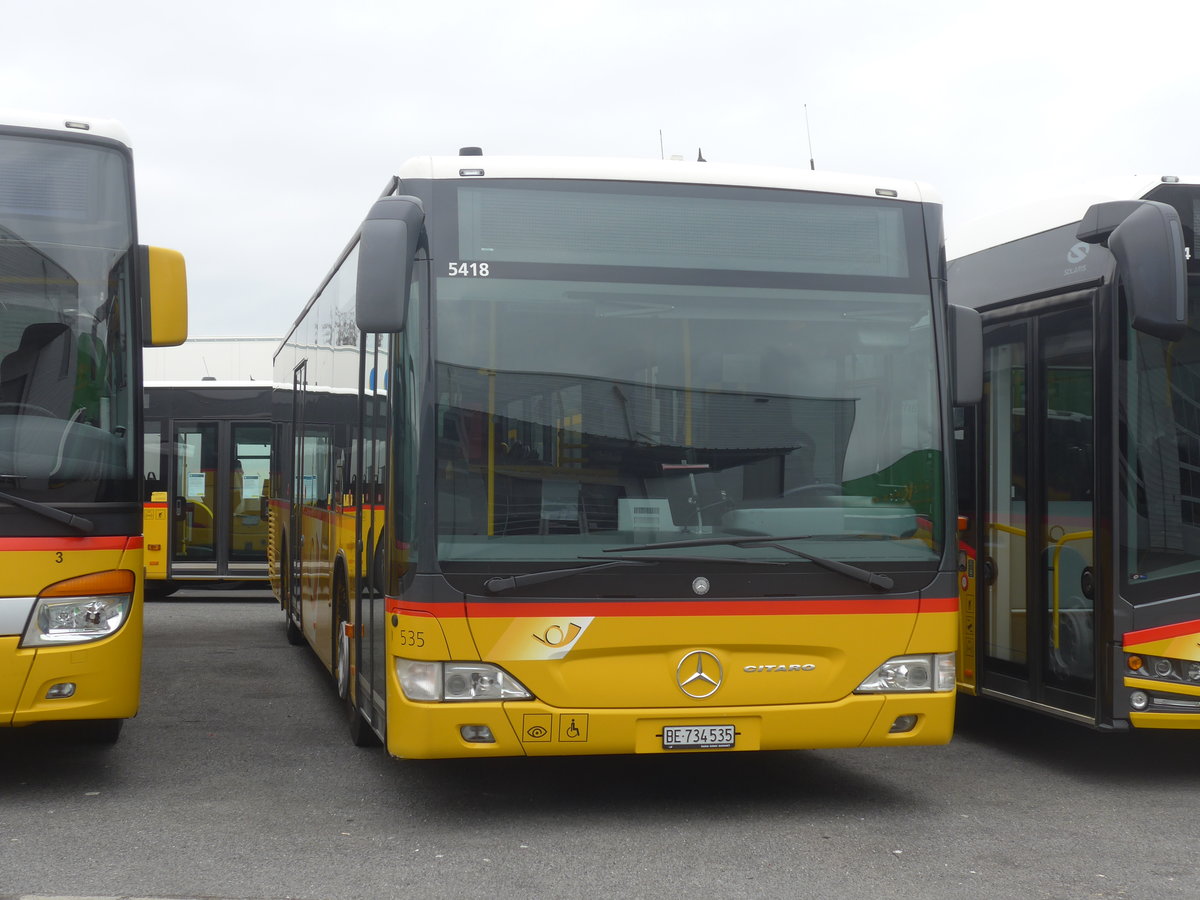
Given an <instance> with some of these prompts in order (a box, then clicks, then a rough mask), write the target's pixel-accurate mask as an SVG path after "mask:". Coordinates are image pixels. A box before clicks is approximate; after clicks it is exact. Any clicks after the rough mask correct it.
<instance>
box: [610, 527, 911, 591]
mask: <svg viewBox="0 0 1200 900" xmlns="http://www.w3.org/2000/svg"><path fill="white" fill-rule="evenodd" d="M814 537H816V535H812V534H797V535H791V536H789V537H770V536H766V535H764V536H762V537H723V538H696V539H694V540H689V541H663V542H660V543H657V544H640V545H635V546H633V547H613V548H611V549H607V550H605V551H604V552H605V553H628V552H630V551H637V550H672V549H675V548H676V547H722V546H726V547H728V546H732V547H770V548H772V549H774V550H782V551H783V552H784V553H790V554H792V555H793V556H799V557H800V558H801V559H807V560H808V561H809V562H811V563H816V564H817V565H818V566H822V567H824V568H826V569H829V571H831V572H837V573H839V574H841V575H846V576H848V577H850V578H855V579H857V580H858V581H861V582H864V583H865V584H869V585H870V586H871V587H873V588H875V589H876V590H880V591H890V590H891V589H892V588H893V587H895V584H896V582H895V581H894V580H893V579H892V577H891V576H890V575H880V574H878V573H875V572H871V571H869V570H867V569H864V568H861V567H860V566H853V565H850V564H849V563H844V562H841V561H840V560H836V559H830V558H829V557H827V556H816V555H815V554H812V553H805V552H804V551H803V550H797V549H796V548H795V547H785V546H784V545H783V544H782V543H780V541H808V540H812V539H813V538H814ZM747 561H748V562H749V560H747ZM754 562H758V563H761V562H764V560H754Z"/></svg>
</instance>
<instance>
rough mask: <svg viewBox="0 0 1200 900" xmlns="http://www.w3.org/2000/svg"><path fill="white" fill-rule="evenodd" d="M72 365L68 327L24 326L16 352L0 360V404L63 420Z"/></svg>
mask: <svg viewBox="0 0 1200 900" xmlns="http://www.w3.org/2000/svg"><path fill="white" fill-rule="evenodd" d="M74 363H75V355H74V353H73V352H72V347H71V329H70V328H69V327H68V326H66V325H65V324H63V323H61V322H35V323H34V324H32V325H29V326H26V328H25V330H24V331H23V332H22V333H21V343H20V344H19V345H18V347H17V349H16V350H14V351H13V352H12V353H10V354H8V355H7V356H5V357H4V359H3V360H0V403H6V404H13V405H15V406H17V407H20V406H22V405H26V406H33V407H40V408H42V409H45V410H47V411H49V412H50V413H52V414H53V415H54V416H56V417H58V418H61V419H65V418H67V417H68V416H69V415H70V414H71V405H72V403H73V402H74V393H75V372H74V368H75V366H74ZM16 411H18V412H19V411H20V410H19V409H17V410H16Z"/></svg>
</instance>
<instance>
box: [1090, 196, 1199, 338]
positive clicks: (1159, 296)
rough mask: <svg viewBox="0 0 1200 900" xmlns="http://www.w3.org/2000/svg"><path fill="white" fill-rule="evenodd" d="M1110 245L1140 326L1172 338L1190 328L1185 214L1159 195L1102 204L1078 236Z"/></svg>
mask: <svg viewBox="0 0 1200 900" xmlns="http://www.w3.org/2000/svg"><path fill="white" fill-rule="evenodd" d="M1075 236H1076V237H1077V238H1079V240H1081V241H1084V242H1085V243H1088V244H1101V245H1102V246H1107V247H1108V249H1109V250H1110V251H1111V252H1112V255H1113V256H1114V257H1115V258H1116V260H1117V271H1118V273H1119V274H1120V276H1121V281H1122V283H1123V284H1124V286H1125V296H1126V298H1127V299H1128V301H1129V318H1130V322H1131V324H1132V325H1133V327H1134V328H1135V329H1137V330H1138V331H1141V332H1144V333H1146V334H1151V335H1154V336H1155V337H1160V338H1162V339H1163V340H1167V341H1177V340H1179V339H1180V338H1182V337H1183V335H1184V332H1186V331H1187V261H1186V256H1185V253H1184V242H1183V226H1182V225H1181V224H1180V222H1179V213H1177V212H1176V211H1175V208H1174V207H1172V206H1168V205H1167V204H1166V203H1158V202H1156V201H1154V200H1138V201H1133V202H1130V201H1126V200H1118V201H1114V202H1112V203H1097V204H1095V205H1094V206H1092V207H1091V208H1090V209H1088V211H1087V213H1086V214H1085V215H1084V217H1083V219H1082V221H1080V223H1079V229H1078V231H1077V232H1076V235H1075Z"/></svg>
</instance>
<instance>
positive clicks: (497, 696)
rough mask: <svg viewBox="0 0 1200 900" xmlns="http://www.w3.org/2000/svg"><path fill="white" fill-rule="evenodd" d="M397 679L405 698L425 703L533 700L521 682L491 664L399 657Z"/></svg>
mask: <svg viewBox="0 0 1200 900" xmlns="http://www.w3.org/2000/svg"><path fill="white" fill-rule="evenodd" d="M396 678H397V680H398V681H399V682H400V690H402V691H404V696H405V697H407V698H408V699H409V700H415V701H418V702H421V703H441V702H463V701H495V700H531V699H533V695H532V694H531V693H529V691H527V690H526V689H525V686H524V685H522V684H521V683H520V682H519V681H517V679H515V678H513V677H512V676H511V675H509V674H508V673H507V672H505V671H504V670H503V669H501V668H500V667H499V666H493V665H491V664H490V663H483V662H427V661H425V660H419V659H403V658H401V657H399V656H398V657H396Z"/></svg>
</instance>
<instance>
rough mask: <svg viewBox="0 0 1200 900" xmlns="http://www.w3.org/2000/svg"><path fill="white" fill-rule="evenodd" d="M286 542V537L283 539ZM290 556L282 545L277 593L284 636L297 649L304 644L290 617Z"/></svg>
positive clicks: (302, 634)
mask: <svg viewBox="0 0 1200 900" xmlns="http://www.w3.org/2000/svg"><path fill="white" fill-rule="evenodd" d="M284 540H285V541H286V537H285V538H284ZM290 557H291V554H289V553H288V551H287V545H286V543H285V544H284V550H283V559H282V561H281V562H280V563H279V577H280V580H281V582H282V583H281V584H280V586H279V592H280V593H281V594H283V618H284V634H285V635H286V636H287V642H288V643H289V644H291V645H292V646H293V647H299V646H301V645H302V644H303V643H304V632H303V631H301V630H300V628H299V626H298V625H296V620H295V618H294V617H293V616H292V566H291V562H292V561H291V558H290Z"/></svg>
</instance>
